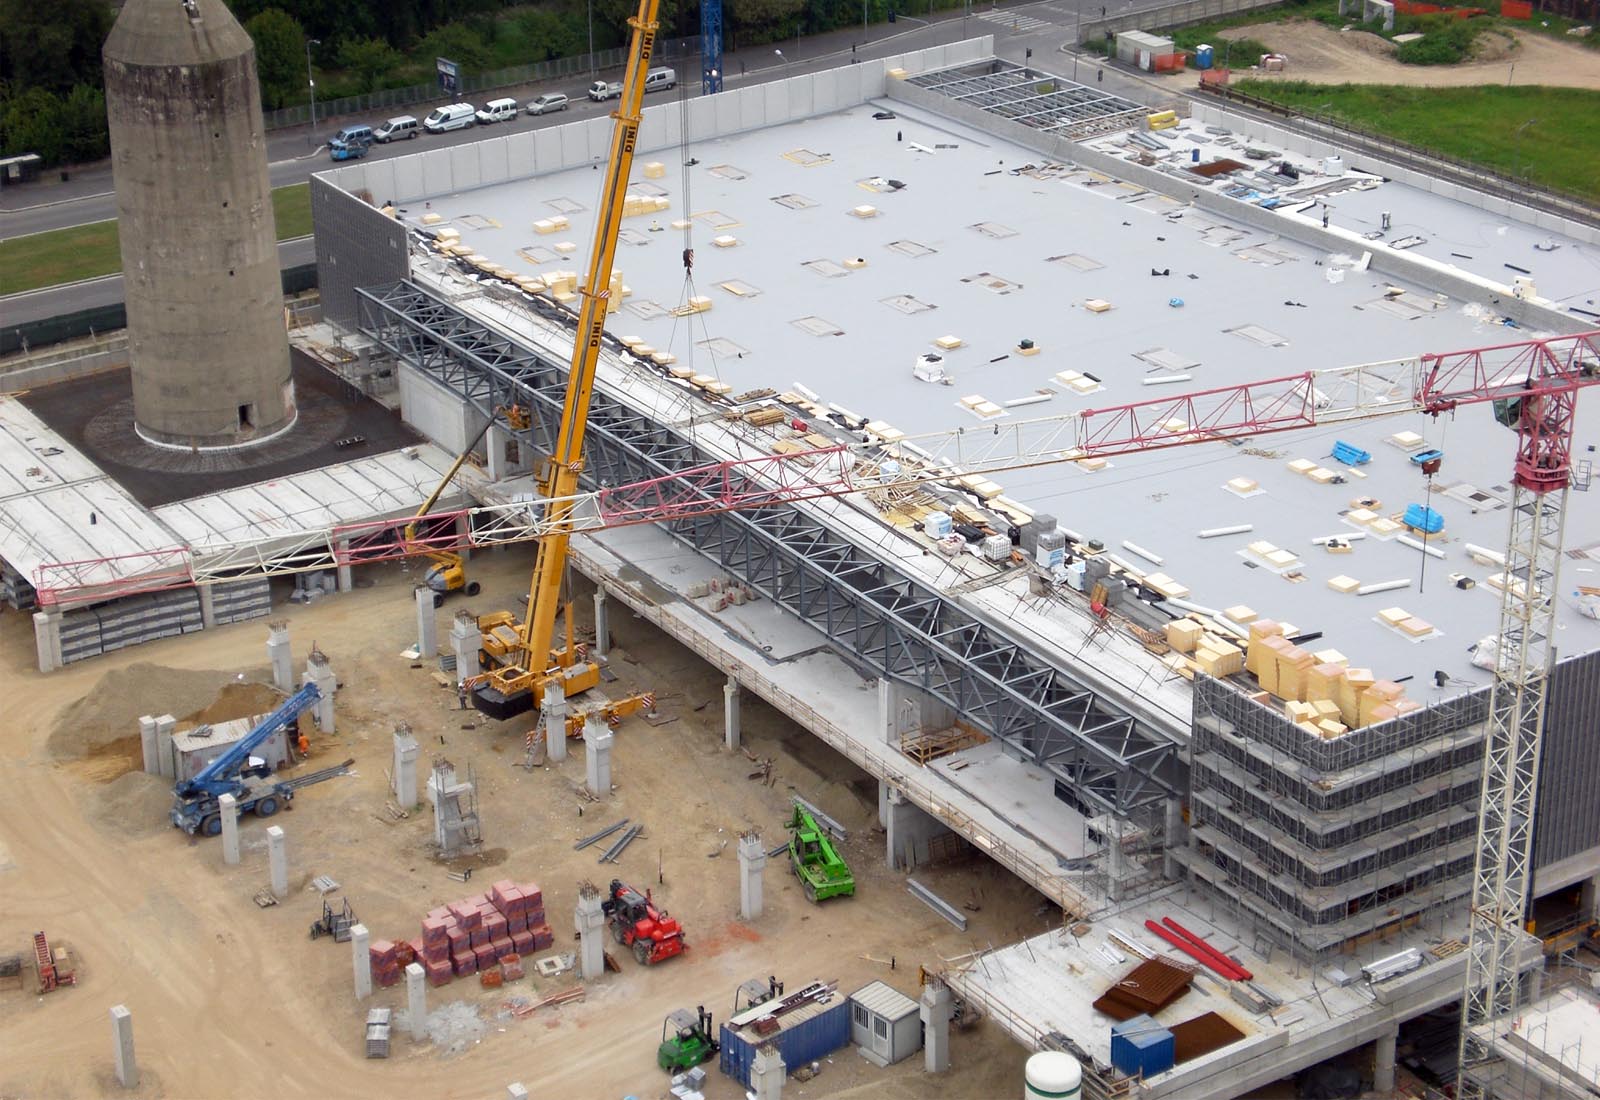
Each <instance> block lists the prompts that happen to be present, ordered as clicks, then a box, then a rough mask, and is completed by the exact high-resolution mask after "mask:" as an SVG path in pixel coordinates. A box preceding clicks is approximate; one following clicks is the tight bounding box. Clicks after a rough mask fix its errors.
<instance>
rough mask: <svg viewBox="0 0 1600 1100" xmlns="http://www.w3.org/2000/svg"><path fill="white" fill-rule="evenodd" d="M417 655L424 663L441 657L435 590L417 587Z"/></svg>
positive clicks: (422, 585)
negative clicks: (435, 611) (434, 600)
mask: <svg viewBox="0 0 1600 1100" xmlns="http://www.w3.org/2000/svg"><path fill="white" fill-rule="evenodd" d="M416 597H417V653H418V654H419V655H420V656H421V658H422V660H423V661H425V662H426V661H432V660H433V659H434V658H436V657H437V656H438V655H439V628H438V624H437V621H436V618H437V617H436V616H435V614H434V606H433V589H431V588H429V587H428V586H427V585H425V584H419V585H417V591H416Z"/></svg>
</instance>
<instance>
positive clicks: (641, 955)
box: [633, 940, 650, 966]
mask: <svg viewBox="0 0 1600 1100" xmlns="http://www.w3.org/2000/svg"><path fill="white" fill-rule="evenodd" d="M633 957H634V958H636V959H638V960H639V965H640V966H649V965H650V945H649V944H648V943H646V942H645V941H644V940H634V941H633Z"/></svg>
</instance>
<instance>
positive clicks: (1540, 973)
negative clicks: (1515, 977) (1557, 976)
mask: <svg viewBox="0 0 1600 1100" xmlns="http://www.w3.org/2000/svg"><path fill="white" fill-rule="evenodd" d="M1543 996H1544V964H1543V963H1542V962H1541V963H1540V964H1539V966H1537V967H1535V968H1534V969H1532V970H1530V971H1528V995H1527V996H1526V997H1524V998H1523V1001H1524V1002H1525V1003H1527V1004H1532V1003H1533V1002H1534V1001H1537V1000H1538V999H1539V998H1540V997H1543Z"/></svg>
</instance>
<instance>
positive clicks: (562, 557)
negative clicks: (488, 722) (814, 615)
mask: <svg viewBox="0 0 1600 1100" xmlns="http://www.w3.org/2000/svg"><path fill="white" fill-rule="evenodd" d="M658 6H659V0H640V3H639V11H638V14H637V15H635V16H633V17H632V18H630V19H629V20H628V26H629V27H630V28H631V34H630V40H629V49H628V69H627V74H626V75H625V76H624V77H623V82H622V96H621V97H620V99H619V100H618V102H617V109H616V110H615V111H613V112H612V114H611V117H612V118H613V119H615V120H616V125H615V126H614V127H613V128H612V135H611V153H610V157H609V158H608V160H607V162H606V175H605V181H604V183H603V184H602V190H601V197H600V203H599V208H598V212H597V213H598V217H597V218H596V220H595V231H594V246H593V248H592V249H591V250H590V264H589V271H588V274H587V276H586V278H585V280H584V285H583V289H582V292H581V295H582V305H581V308H580V310H579V313H578V326H577V332H576V334H575V338H574V340H573V344H572V362H571V371H570V373H569V376H568V379H567V393H566V399H565V403H564V405H563V407H562V412H561V423H560V426H559V428H558V429H557V432H556V439H555V445H554V447H553V448H552V449H551V453H550V456H549V460H548V462H547V463H546V465H545V467H544V472H543V474H542V476H541V477H540V485H539V488H540V493H541V495H542V496H543V498H544V500H545V501H546V502H547V505H546V507H547V508H548V509H549V511H548V513H547V518H548V519H549V520H550V521H551V522H552V523H553V524H554V526H555V530H554V532H553V533H551V534H548V535H546V536H544V537H543V538H541V539H540V540H539V553H538V559H537V562H536V564H535V566H534V570H533V579H532V581H531V583H530V587H529V590H528V608H527V614H526V615H525V616H524V617H523V618H522V620H521V621H520V622H519V621H518V619H517V617H516V616H515V615H514V614H512V613H511V612H509V611H497V612H494V613H492V614H488V615H483V616H480V617H479V619H478V628H479V629H480V630H481V631H482V632H483V651H482V657H483V659H484V665H485V669H486V670H485V671H484V672H482V673H480V674H479V675H477V676H474V677H472V678H471V679H469V680H468V681H467V685H468V686H469V687H470V688H471V690H472V703H473V706H475V707H476V708H477V709H478V710H480V711H482V712H483V713H484V714H487V715H488V716H490V717H492V718H499V719H506V718H512V717H515V716H516V715H519V714H523V713H525V712H527V711H529V710H531V709H533V708H534V707H535V706H537V705H538V704H539V702H540V699H541V697H542V696H543V694H544V689H545V686H546V685H547V684H550V683H559V684H560V685H561V688H562V691H563V693H564V694H565V695H567V696H569V697H570V696H573V695H577V694H579V693H581V692H584V691H587V690H589V689H590V688H592V687H594V686H595V685H596V684H598V683H599V682H600V666H599V665H598V664H596V663H595V662H593V661H591V660H589V658H588V651H587V650H586V649H585V648H584V647H583V646H580V645H577V644H576V643H575V642H574V641H573V637H572V607H571V604H570V603H568V602H566V600H565V599H564V596H563V591H562V579H563V577H564V575H565V572H566V566H567V542H568V539H569V534H568V531H567V529H566V528H565V526H564V525H563V522H562V521H563V520H569V519H570V511H571V505H570V503H568V500H569V498H570V497H571V496H572V495H573V494H574V493H576V492H577V490H578V475H579V473H580V472H582V470H583V436H584V430H585V428H587V426H588V421H589V402H590V398H591V397H592V395H593V393H594V381H595V370H596V368H597V367H598V365H599V362H600V344H601V339H602V337H603V335H604V333H605V322H606V310H607V304H608V301H609V299H610V290H609V287H610V285H611V268H612V264H613V262H614V260H615V258H616V251H617V237H618V234H619V232H620V231H621V229H622V214H623V206H624V200H625V198H626V196H627V189H628V177H629V176H630V174H631V173H632V171H633V153H634V146H635V145H636V144H637V142H638V138H639V111H640V105H641V103H642V102H643V99H644V78H645V73H646V71H647V70H648V69H649V67H650V55H651V53H652V52H653V51H654V49H655V41H656V13H657V9H658ZM557 615H563V616H564V618H565V621H566V629H565V638H564V640H563V642H562V644H561V645H560V646H559V647H554V648H553V643H554V640H555V627H556V617H557Z"/></svg>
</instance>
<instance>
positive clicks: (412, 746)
mask: <svg viewBox="0 0 1600 1100" xmlns="http://www.w3.org/2000/svg"><path fill="white" fill-rule="evenodd" d="M421 753H422V750H421V749H420V748H419V747H418V746H417V739H416V738H415V737H413V736H412V735H411V730H410V729H408V728H407V727H405V726H402V727H400V728H399V729H397V730H395V731H394V787H393V790H394V800H395V803H396V804H397V805H398V806H399V807H400V808H401V809H402V810H409V809H411V808H412V807H413V806H415V805H416V804H417V757H418V756H419V755H421Z"/></svg>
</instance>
